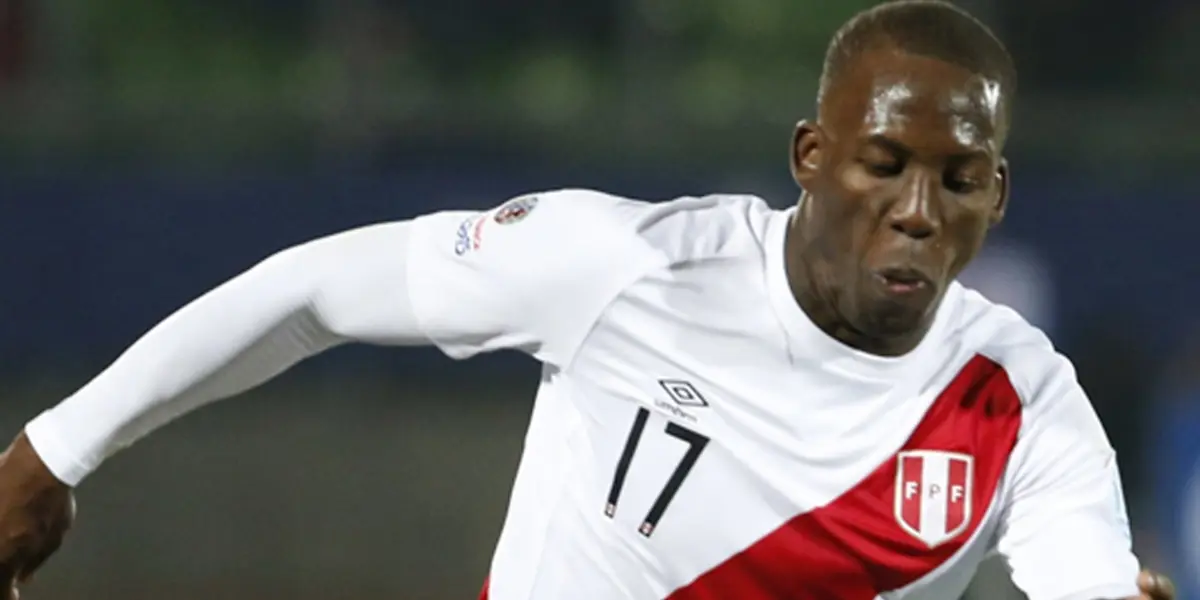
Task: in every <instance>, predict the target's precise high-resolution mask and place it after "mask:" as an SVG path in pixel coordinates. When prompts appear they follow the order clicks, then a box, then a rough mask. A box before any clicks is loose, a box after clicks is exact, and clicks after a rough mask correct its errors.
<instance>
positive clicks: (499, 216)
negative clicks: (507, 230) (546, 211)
mask: <svg viewBox="0 0 1200 600" xmlns="http://www.w3.org/2000/svg"><path fill="white" fill-rule="evenodd" d="M537 203H538V199H537V196H522V197H520V198H514V199H512V200H509V201H508V202H505V203H504V204H503V205H501V206H500V208H498V209H496V216H495V217H492V220H494V221H496V223H497V224H499V225H509V224H512V223H517V222H519V221H521V220H522V219H524V218H525V217H527V216H529V213H531V212H533V209H534V208H536V207H537Z"/></svg>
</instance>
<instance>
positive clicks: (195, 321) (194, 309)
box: [26, 223, 423, 484]
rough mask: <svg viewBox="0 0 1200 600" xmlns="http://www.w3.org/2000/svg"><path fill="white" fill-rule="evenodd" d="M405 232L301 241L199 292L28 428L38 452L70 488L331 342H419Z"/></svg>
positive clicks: (401, 227) (401, 228)
mask: <svg viewBox="0 0 1200 600" xmlns="http://www.w3.org/2000/svg"><path fill="white" fill-rule="evenodd" d="M406 228H407V223H392V224H387V225H379V226H375V227H371V228H365V229H360V230H356V231H353V232H347V233H344V234H339V235H337V236H332V237H330V238H326V239H323V240H318V241H316V242H313V243H310V244H306V245H304V246H299V247H296V248H293V249H290V250H287V251H284V252H282V253H280V254H278V255H276V256H274V257H272V258H270V259H268V260H266V261H264V262H263V263H261V264H259V265H258V266H256V267H255V268H253V269H251V270H249V271H247V272H246V273H244V274H242V275H240V276H238V277H236V278H234V279H233V280H231V281H229V282H227V283H226V284H224V285H222V286H220V287H218V288H217V289H215V290H213V291H211V292H209V293H208V294H206V295H204V296H202V297H201V298H199V299H198V300H196V301H194V302H192V303H191V304H189V305H187V306H186V307H184V308H183V309H181V310H179V311H178V312H176V313H175V314H173V315H171V316H170V317H168V318H167V319H166V320H164V321H162V322H161V323H160V324H158V325H157V326H155V327H154V328H153V329H151V330H150V331H149V332H148V333H147V334H145V335H144V336H143V337H142V338H141V339H139V340H138V341H137V342H136V343H135V344H134V345H133V346H131V347H130V348H129V349H128V350H127V351H126V352H125V353H124V354H122V355H121V357H120V358H118V359H117V360H116V361H115V362H114V363H113V364H112V365H111V366H110V367H109V368H107V369H106V370H104V371H103V372H102V373H100V375H99V376H97V377H96V378H95V379H93V380H92V381H91V382H89V383H88V384H87V385H86V386H84V387H83V388H82V389H80V390H79V391H78V392H77V393H75V394H74V395H72V396H71V397H69V398H68V399H66V400H65V401H63V402H62V403H61V404H59V405H58V406H56V407H54V408H53V409H51V410H49V411H46V412H45V413H43V414H42V415H40V416H39V417H38V418H36V419H35V420H34V421H32V422H30V423H29V425H28V426H27V427H26V433H27V434H28V436H29V438H30V441H31V442H32V444H33V446H34V448H35V449H36V450H37V452H38V454H39V455H40V456H41V457H42V459H43V461H44V462H45V463H46V465H47V466H48V467H49V468H50V470H51V471H52V472H54V473H55V475H56V476H58V477H59V478H60V479H62V480H63V481H65V482H67V483H69V484H75V483H77V482H78V481H79V480H81V479H82V478H83V477H84V476H86V475H87V474H88V473H90V472H91V471H92V470H94V469H95V468H96V467H97V466H99V464H100V463H101V462H102V461H103V460H104V459H105V458H107V457H108V456H110V455H111V454H112V453H113V452H115V451H116V450H118V449H120V448H122V447H124V446H126V445H128V444H130V443H132V442H133V441H135V440H137V439H138V438H140V437H141V436H143V435H145V434H146V433H148V432H150V431H152V430H154V429H155V428H157V427H160V426H162V425H164V424H165V423H167V422H169V421H170V420H172V419H174V418H175V417H178V416H180V415H182V414H184V413H186V412H188V411H191V410H193V409H196V408H197V407H200V406H202V405H204V404H206V403H209V402H212V401H214V400H218V399H221V398H225V397H228V396H232V395H234V394H237V393H239V392H242V391H245V390H247V389H250V388H252V387H254V386H257V385H259V384H261V383H263V382H265V381H266V380H268V379H270V378H272V377H274V376H275V375H278V374H279V373H281V372H283V371H285V370H286V369H287V368H289V367H290V366H292V365H294V364H295V363H297V362H299V361H301V360H303V359H304V358H307V357H309V356H312V355H314V354H316V353H318V352H320V351H322V350H325V349H327V348H330V347H332V346H334V345H337V344H339V343H342V342H346V341H352V340H362V341H368V342H376V343H395V344H405V343H412V344H418V343H421V342H422V341H423V336H422V335H421V334H420V332H419V331H418V328H417V326H416V319H415V317H414V316H412V311H411V309H410V308H409V303H408V300H407V294H406V291H405V286H406V281H405V264H406V256H405V255H406V253H407V229H406Z"/></svg>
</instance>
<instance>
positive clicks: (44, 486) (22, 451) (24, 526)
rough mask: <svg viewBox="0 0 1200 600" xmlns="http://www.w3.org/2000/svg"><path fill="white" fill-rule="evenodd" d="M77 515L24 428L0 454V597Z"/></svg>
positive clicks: (3, 599) (11, 598)
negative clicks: (26, 435) (23, 431)
mask: <svg viewBox="0 0 1200 600" xmlns="http://www.w3.org/2000/svg"><path fill="white" fill-rule="evenodd" d="M74 518H75V497H74V494H73V493H72V491H71V488H70V486H68V485H66V484H64V483H62V482H61V481H59V480H58V479H57V478H56V477H55V476H54V474H53V473H51V472H50V471H49V470H48V469H47V468H46V465H45V464H44V463H42V459H41V458H39V457H38V455H37V452H35V451H34V449H33V446H32V445H31V444H30V443H29V440H28V439H27V438H26V437H25V434H24V433H22V434H21V435H19V436H17V439H16V440H14V441H13V443H12V445H11V446H9V447H8V450H5V451H4V453H3V454H0V600H17V598H18V596H19V593H18V591H17V587H18V585H19V584H22V583H25V582H27V581H29V579H30V578H31V577H32V576H33V574H34V572H35V571H37V569H38V567H40V566H42V563H43V562H45V561H46V559H47V558H50V555H51V554H54V551H55V550H58V547H59V545H60V544H62V540H63V536H64V535H65V534H66V533H67V530H68V529H70V527H71V522H72V521H73V520H74Z"/></svg>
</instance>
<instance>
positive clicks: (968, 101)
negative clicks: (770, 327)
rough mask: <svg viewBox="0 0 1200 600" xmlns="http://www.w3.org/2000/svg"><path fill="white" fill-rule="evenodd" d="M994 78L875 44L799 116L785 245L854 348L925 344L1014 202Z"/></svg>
mask: <svg viewBox="0 0 1200 600" xmlns="http://www.w3.org/2000/svg"><path fill="white" fill-rule="evenodd" d="M999 99H1000V96H999V89H998V86H997V85H996V84H995V83H993V82H991V81H989V80H987V79H985V78H983V77H979V76H976V75H972V74H971V73H970V72H968V71H966V70H965V69H962V68H960V67H957V66H955V65H951V64H948V63H945V62H941V61H939V60H936V59H932V58H925V57H918V56H911V55H906V54H903V53H900V52H896V51H890V50H878V51H871V52H868V53H866V54H865V55H863V56H861V57H860V58H858V59H857V60H856V61H854V64H853V65H852V66H851V67H850V68H848V69H846V70H845V71H843V72H842V73H841V74H840V76H839V77H837V78H836V79H835V81H834V82H833V84H832V85H831V86H829V89H828V90H827V91H826V95H825V97H824V99H823V102H822V106H821V109H820V117H819V119H818V121H817V122H816V123H812V122H801V123H800V124H799V126H798V127H797V128H796V132H795V136H794V138H793V144H792V154H791V168H792V175H793V177H794V178H795V180H796V183H798V184H799V185H800V186H801V187H802V188H803V189H804V190H805V197H804V199H802V202H801V205H800V210H799V211H798V213H797V216H796V219H795V220H794V222H793V223H792V228H791V231H790V232H789V235H788V241H787V268H788V275H789V280H790V282H791V287H792V291H793V293H794V294H795V296H796V299H797V301H798V302H799V303H800V305H801V307H803V308H804V310H805V312H807V313H808V315H809V316H810V317H811V318H812V319H813V321H814V322H815V323H816V324H817V325H818V326H819V327H820V328H821V329H823V330H824V331H825V332H826V333H828V334H829V335H831V336H832V337H834V338H836V339H838V340H840V341H842V342H843V343H845V344H846V345H848V346H851V347H854V348H858V349H860V350H863V351H865V352H869V353H872V354H879V355H884V356H897V355H901V354H904V353H906V352H908V351H910V350H912V349H913V348H915V347H916V345H917V344H918V343H920V341H921V339H922V338H924V336H925V333H926V332H927V331H928V330H929V326H930V325H931V323H932V321H933V315H934V313H935V311H936V308H937V306H938V304H939V302H940V301H941V298H942V295H943V294H944V293H945V291H946V289H947V287H948V286H949V284H950V282H951V281H952V280H953V279H954V278H955V277H956V276H957V275H958V274H959V272H960V271H962V269H963V267H965V266H966V265H967V263H968V262H970V260H971V259H972V258H974V256H975V254H976V253H977V252H978V251H979V248H980V247H981V246H982V244H983V240H984V237H985V236H986V235H987V232H988V229H989V228H990V227H992V226H993V225H996V224H997V223H999V222H1000V221H1001V219H1003V218H1004V211H1005V208H1006V207H1007V205H1008V188H1009V186H1008V181H1009V175H1008V164H1007V163H1006V162H1005V160H1004V158H1003V157H1002V156H1001V150H1002V146H1003V138H1004V133H1005V129H1006V125H1005V123H1003V120H1002V115H1001V112H1000V105H999Z"/></svg>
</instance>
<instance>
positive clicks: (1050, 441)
mask: <svg viewBox="0 0 1200 600" xmlns="http://www.w3.org/2000/svg"><path fill="white" fill-rule="evenodd" d="M1038 357H1040V358H1038ZM1025 360H1027V361H1034V360H1036V361H1038V362H1040V363H1041V365H1038V366H1034V367H1032V368H1031V369H1027V371H1029V370H1032V371H1039V370H1041V371H1043V372H1044V374H1040V375H1038V376H1035V377H1034V378H1032V380H1031V381H1032V383H1031V384H1029V385H1026V386H1025V387H1026V388H1027V390H1026V391H1027V395H1026V396H1025V397H1027V398H1029V399H1030V400H1029V401H1028V402H1027V403H1026V409H1025V413H1024V414H1025V415H1026V417H1025V423H1024V426H1023V431H1022V434H1021V438H1020V440H1019V441H1018V443H1017V447H1016V449H1015V452H1014V455H1013V461H1014V462H1013V463H1012V464H1011V466H1010V469H1011V470H1010V474H1009V475H1010V478H1011V479H1010V482H1009V485H1008V490H1007V494H1008V498H1007V502H1006V503H1005V506H1004V513H1003V516H1002V523H1001V526H1000V530H999V538H998V548H997V549H998V550H999V552H1000V554H1001V555H1002V556H1003V558H1004V559H1005V561H1006V562H1007V564H1008V566H1009V568H1010V569H1011V571H1012V576H1013V582H1014V583H1016V585H1017V587H1019V588H1021V590H1022V591H1024V592H1025V593H1026V594H1027V595H1028V596H1029V598H1030V599H1031V600H1097V599H1121V598H1130V597H1137V596H1138V595H1139V591H1138V588H1137V583H1136V582H1137V576H1138V571H1139V565H1138V560H1137V558H1136V557H1135V556H1134V554H1133V551H1132V542H1131V534H1130V527H1129V519H1128V516H1127V513H1126V509H1125V499H1124V493H1123V491H1122V487H1121V477H1120V473H1119V472H1118V468H1117V462H1116V456H1115V453H1114V452H1113V450H1112V448H1111V446H1110V445H1109V443H1108V439H1107V437H1106V435H1105V433H1104V430H1103V428H1102V426H1101V424H1100V421H1099V419H1098V418H1097V416H1096V413H1095V411H1094V410H1093V408H1092V406H1091V404H1090V403H1089V401H1088V399H1087V397H1086V395H1085V394H1084V392H1083V389H1082V388H1081V387H1080V385H1079V384H1078V383H1077V381H1076V379H1075V373H1074V370H1073V369H1072V368H1071V366H1070V364H1069V363H1068V362H1067V361H1066V359H1065V358H1063V357H1061V356H1059V355H1057V354H1055V353H1053V352H1051V351H1048V350H1047V351H1044V352H1043V351H1041V350H1040V349H1034V350H1032V351H1031V352H1030V353H1029V356H1028V357H1027V358H1026V359H1025ZM1047 364H1048V365H1051V366H1050V367H1048V368H1047V367H1046V366H1045V365H1047Z"/></svg>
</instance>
